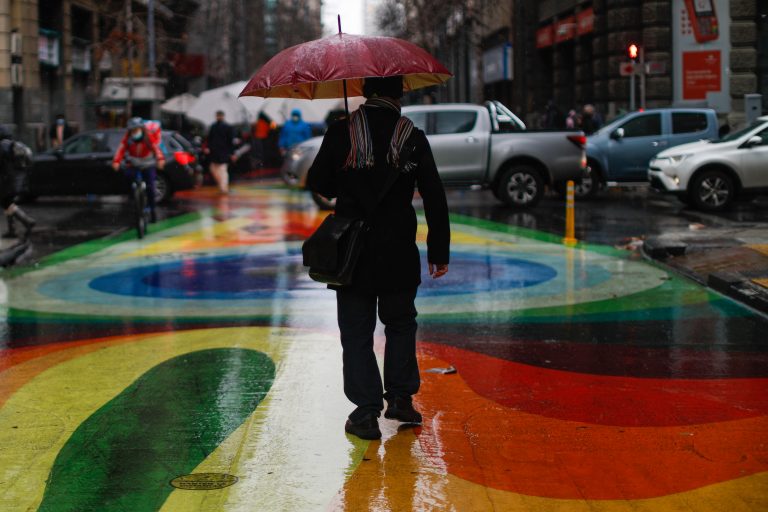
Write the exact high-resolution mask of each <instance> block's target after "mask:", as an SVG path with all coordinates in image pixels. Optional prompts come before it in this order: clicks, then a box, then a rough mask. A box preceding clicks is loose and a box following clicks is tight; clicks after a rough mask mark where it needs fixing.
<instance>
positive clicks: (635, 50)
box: [627, 43, 640, 62]
mask: <svg viewBox="0 0 768 512" xmlns="http://www.w3.org/2000/svg"><path fill="white" fill-rule="evenodd" d="M638 55H640V47H639V46H637V45H636V44H635V43H629V46H627V56H628V57H629V60H631V61H632V62H635V61H636V60H637V57H638Z"/></svg>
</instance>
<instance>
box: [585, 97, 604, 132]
mask: <svg viewBox="0 0 768 512" xmlns="http://www.w3.org/2000/svg"><path fill="white" fill-rule="evenodd" d="M599 128H600V126H599V124H598V119H597V118H596V115H595V107H594V105H591V104H589V103H587V104H586V105H584V110H583V111H582V114H581V130H582V131H583V132H584V133H585V134H586V135H592V134H593V133H595V132H596V131H597V130H598V129H599Z"/></svg>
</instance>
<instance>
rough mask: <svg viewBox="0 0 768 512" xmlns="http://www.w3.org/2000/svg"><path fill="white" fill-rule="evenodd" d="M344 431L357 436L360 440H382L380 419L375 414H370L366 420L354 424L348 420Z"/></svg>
mask: <svg viewBox="0 0 768 512" xmlns="http://www.w3.org/2000/svg"><path fill="white" fill-rule="evenodd" d="M344 430H345V431H346V432H347V433H348V434H352V435H353V436H357V437H359V438H360V439H367V440H371V441H372V440H374V439H381V430H379V418H378V417H376V415H375V414H369V415H368V416H366V417H365V418H363V419H361V420H359V421H356V422H354V423H353V422H352V420H349V419H348V420H347V424H346V425H344Z"/></svg>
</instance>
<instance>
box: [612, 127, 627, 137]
mask: <svg viewBox="0 0 768 512" xmlns="http://www.w3.org/2000/svg"><path fill="white" fill-rule="evenodd" d="M611 138H612V139H613V140H621V139H623V138H624V128H616V130H615V131H614V132H613V133H612V134H611Z"/></svg>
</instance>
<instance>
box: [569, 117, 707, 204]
mask: <svg viewBox="0 0 768 512" xmlns="http://www.w3.org/2000/svg"><path fill="white" fill-rule="evenodd" d="M717 138H718V123H717V114H716V113H715V111H714V110H712V109H695V108H661V109H652V110H646V111H643V112H631V113H629V114H626V115H624V116H622V117H619V118H618V119H616V120H614V121H612V122H611V123H609V124H607V125H606V126H604V127H603V128H601V129H600V130H598V131H597V132H595V133H594V134H592V135H590V136H589V137H587V163H588V165H589V168H590V177H591V178H592V179H591V180H584V181H583V182H582V184H581V186H580V187H578V189H577V195H578V196H581V197H588V196H591V195H593V194H594V193H595V192H596V191H597V190H598V189H600V188H602V187H604V186H606V185H608V184H614V183H616V184H618V183H631V182H642V183H645V182H647V181H648V176H647V173H648V162H650V160H651V158H653V157H654V156H655V155H656V154H657V153H658V152H659V151H663V150H665V149H668V148H671V147H674V146H679V145H680V144H686V143H688V142H694V141H697V140H701V139H710V140H714V139H717Z"/></svg>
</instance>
